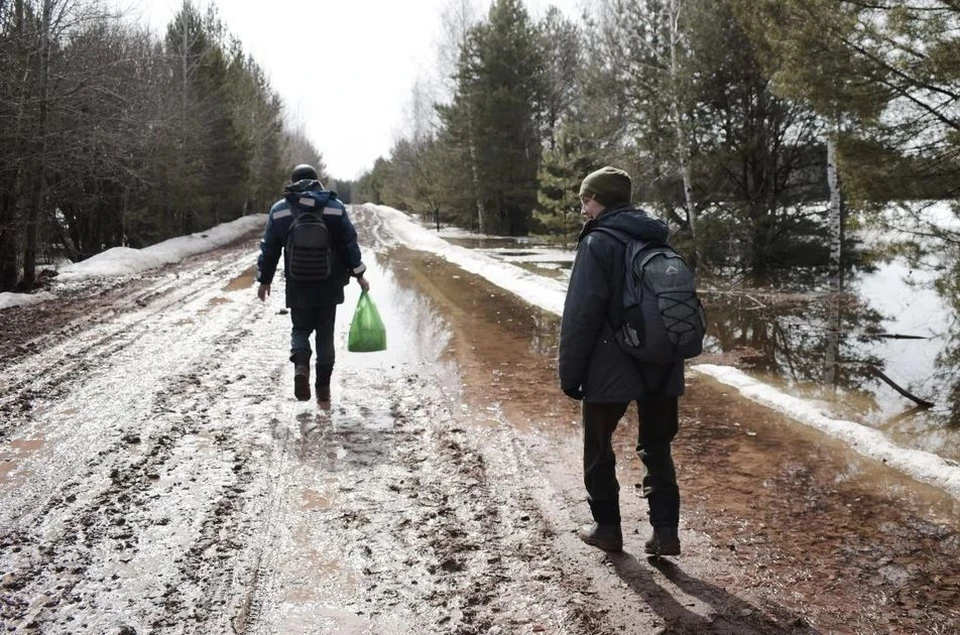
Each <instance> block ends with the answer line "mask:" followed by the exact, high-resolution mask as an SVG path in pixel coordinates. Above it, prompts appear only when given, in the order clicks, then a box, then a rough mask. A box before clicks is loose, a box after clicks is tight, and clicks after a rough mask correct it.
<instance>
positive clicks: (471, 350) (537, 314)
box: [392, 249, 577, 434]
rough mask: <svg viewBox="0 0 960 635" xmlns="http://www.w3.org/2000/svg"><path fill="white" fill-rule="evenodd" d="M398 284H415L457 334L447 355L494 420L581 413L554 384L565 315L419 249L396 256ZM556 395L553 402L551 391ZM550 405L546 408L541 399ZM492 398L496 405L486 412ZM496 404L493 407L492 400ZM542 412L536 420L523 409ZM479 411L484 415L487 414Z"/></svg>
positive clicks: (468, 397)
mask: <svg viewBox="0 0 960 635" xmlns="http://www.w3.org/2000/svg"><path fill="white" fill-rule="evenodd" d="M392 262H393V263H395V269H394V275H395V276H396V278H397V282H398V284H400V285H404V284H415V285H417V286H418V287H419V289H420V292H421V294H422V296H423V297H424V298H427V299H429V301H430V303H431V304H432V305H433V306H434V307H435V309H434V310H435V311H436V312H438V313H439V314H441V315H442V316H444V319H445V320H446V322H447V323H448V324H449V327H448V328H450V329H451V330H452V332H453V337H452V340H451V345H450V355H451V356H452V357H453V358H454V360H455V361H456V364H457V368H458V369H459V372H460V375H461V377H462V378H463V382H464V385H465V390H464V393H463V396H462V398H463V399H464V401H466V402H467V403H469V404H470V405H472V406H474V409H475V411H476V412H479V413H481V414H479V415H477V416H480V417H484V416H487V415H488V416H487V418H488V419H489V421H490V423H491V424H497V423H498V422H501V421H504V420H508V421H510V422H512V423H513V424H515V425H536V424H538V423H540V422H543V423H546V424H547V427H548V428H550V429H556V430H557V432H558V434H565V433H566V432H567V430H564V429H558V428H559V426H556V425H554V424H556V423H557V420H563V421H565V420H568V419H569V420H572V419H574V418H576V417H577V414H576V411H575V405H574V402H572V401H570V400H568V399H566V398H565V397H562V395H561V393H560V391H559V389H558V388H556V383H557V379H556V362H555V360H556V351H557V344H558V340H559V335H560V319H559V318H558V317H557V316H555V315H553V314H552V313H548V312H546V311H542V310H540V309H537V308H535V307H532V306H531V305H528V304H526V303H525V302H524V301H523V300H521V299H520V298H517V297H516V296H515V295H513V294H512V293H509V292H507V291H504V290H502V289H500V288H499V287H496V286H494V285H493V284H491V283H489V282H487V281H486V280H483V279H482V278H479V277H476V276H469V275H464V274H463V270H462V269H460V268H459V267H457V266H456V265H452V264H450V263H449V262H447V261H445V260H443V259H440V258H437V257H434V256H430V255H425V254H423V253H422V252H413V251H409V250H405V249H397V250H395V251H394V252H393V254H392ZM554 394H555V395H557V396H558V398H557V399H555V400H551V399H550V396H551V395H554ZM545 398H546V399H547V400H548V401H549V402H550V403H551V404H552V405H551V406H550V407H548V408H546V409H545V408H544V406H543V403H544V399H545ZM491 402H494V404H495V405H496V404H497V403H499V407H497V408H494V409H493V410H488V409H487V408H488V406H491ZM491 407H492V406H491ZM529 412H537V413H539V415H538V417H537V421H531V420H530V419H529V418H528V416H527V414H526V413H529ZM482 413H487V415H484V414H482Z"/></svg>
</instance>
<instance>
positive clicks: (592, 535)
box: [577, 523, 623, 553]
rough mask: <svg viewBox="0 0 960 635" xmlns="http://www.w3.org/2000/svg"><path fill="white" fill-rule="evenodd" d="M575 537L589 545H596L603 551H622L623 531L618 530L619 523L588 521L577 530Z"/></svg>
mask: <svg viewBox="0 0 960 635" xmlns="http://www.w3.org/2000/svg"><path fill="white" fill-rule="evenodd" d="M577 537H578V538H580V540H582V541H584V542H585V543H587V544H588V545H590V546H591V547H597V548H598V549H603V550H604V551H611V552H614V553H616V552H619V551H623V532H622V531H621V530H620V525H619V524H616V525H601V524H600V523H590V524H589V525H584V526H583V527H581V528H580V529H579V530H578V531H577Z"/></svg>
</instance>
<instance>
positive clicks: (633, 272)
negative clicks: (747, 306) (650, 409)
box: [597, 227, 707, 364]
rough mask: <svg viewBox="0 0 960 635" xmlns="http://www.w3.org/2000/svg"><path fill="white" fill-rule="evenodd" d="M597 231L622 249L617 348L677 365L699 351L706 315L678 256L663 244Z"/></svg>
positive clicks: (638, 356) (693, 281) (651, 361)
mask: <svg viewBox="0 0 960 635" xmlns="http://www.w3.org/2000/svg"><path fill="white" fill-rule="evenodd" d="M597 231H602V232H604V233H605V234H609V235H611V236H613V237H614V238H616V239H617V240H619V241H620V242H622V243H623V244H624V246H625V252H624V254H625V255H624V281H623V309H624V323H623V325H622V326H620V327H619V328H615V329H614V330H615V333H616V338H617V343H618V344H620V348H622V349H623V350H624V351H626V352H627V353H628V354H629V355H630V356H632V357H635V358H636V359H639V360H641V361H644V362H650V363H654V364H669V363H675V362H681V361H683V360H685V359H690V358H691V357H696V356H697V355H699V354H700V353H701V352H703V336H704V334H705V332H706V328H707V323H706V316H705V314H704V311H703V305H702V304H701V302H700V299H699V298H698V297H697V285H696V281H695V279H694V275H693V271H691V270H690V267H688V266H687V263H686V262H685V261H684V260H683V257H682V256H680V254H678V253H677V252H676V251H674V250H673V248H672V247H670V245H668V244H666V243H662V242H651V243H645V242H643V241H640V240H636V239H634V238H633V237H632V236H630V235H628V234H626V233H624V232H621V231H617V230H615V229H610V228H607V227H598V228H597Z"/></svg>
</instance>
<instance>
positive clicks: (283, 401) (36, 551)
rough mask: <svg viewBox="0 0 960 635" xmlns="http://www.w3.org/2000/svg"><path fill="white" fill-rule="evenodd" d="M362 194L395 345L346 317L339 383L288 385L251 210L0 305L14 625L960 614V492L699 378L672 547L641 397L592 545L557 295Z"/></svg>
mask: <svg viewBox="0 0 960 635" xmlns="http://www.w3.org/2000/svg"><path fill="white" fill-rule="evenodd" d="M354 215H355V218H356V220H357V223H358V227H359V230H360V233H361V240H362V241H363V244H364V247H367V246H369V247H370V248H369V250H367V251H365V258H366V259H367V261H368V263H369V264H370V265H371V274H370V280H371V285H372V287H373V290H372V294H373V297H374V299H375V300H376V301H377V303H378V305H379V307H380V310H381V313H382V314H383V315H384V316H385V317H386V321H387V325H388V332H389V346H390V350H389V351H388V353H387V354H375V355H356V354H348V353H347V352H346V351H345V350H344V348H343V347H341V349H340V351H339V359H338V365H337V372H336V375H335V378H334V385H333V406H332V408H330V409H329V410H324V409H318V408H317V406H316V405H315V404H312V403H308V404H302V403H299V402H296V401H295V400H294V399H293V396H292V368H291V367H290V365H289V363H288V362H287V361H286V354H285V351H286V349H287V347H288V337H289V335H288V333H289V316H287V315H283V314H281V313H280V309H281V307H282V301H281V298H282V293H281V292H280V291H281V289H277V290H276V292H275V295H274V297H273V298H271V301H270V302H269V303H268V304H266V305H261V304H260V303H258V302H257V301H256V299H255V296H254V292H253V286H252V285H253V271H252V270H251V264H252V263H253V262H254V259H255V248H256V237H251V238H250V239H249V240H246V241H243V242H241V243H239V244H237V245H235V246H233V247H231V248H226V249H222V250H219V251H217V252H212V253H210V254H207V255H205V256H203V257H198V258H195V259H192V260H190V261H187V262H184V263H182V264H181V265H178V266H176V267H171V268H168V269H166V270H164V271H161V272H154V273H151V274H148V275H143V276H137V277H136V278H134V279H128V280H120V281H109V282H106V281H101V282H99V283H89V284H85V285H80V286H78V287H76V288H74V289H73V290H72V291H71V292H70V293H66V294H64V295H62V296H61V297H60V299H58V300H55V301H52V302H48V303H45V304H41V305H37V306H33V307H23V308H16V309H9V310H6V311H3V312H0V332H3V333H4V335H3V338H2V342H0V356H2V362H0V388H2V391H0V624H2V625H3V627H4V628H5V629H6V630H8V631H11V632H25V633H30V632H37V633H51V634H59V633H113V634H121V633H122V634H125V635H130V634H131V633H138V634H143V633H158V634H166V633H249V634H268V633H271V634H272V633H376V634H380V633H396V634H400V633H460V634H468V633H477V634H480V633H492V634H495V633H502V634H512V633H558V634H559V633H569V634H593V633H730V634H741V633H814V632H822V633H828V632H842V633H888V632H896V633H953V632H960V565H958V562H960V559H958V556H960V534H958V528H960V522H958V518H960V507H958V504H957V502H956V501H955V500H953V499H950V498H948V497H945V496H943V495H940V494H939V493H938V492H936V491H934V490H932V489H929V488H926V487H923V486H920V485H918V484H916V483H914V482H912V481H910V480H908V479H906V478H903V477H901V476H899V475H898V474H897V473H895V472H893V471H892V470H888V469H886V468H885V467H884V466H883V465H878V464H874V463H872V462H867V461H864V460H861V459H858V458H855V457H854V456H853V455H851V453H849V452H848V451H845V450H844V449H843V448H842V447H838V446H837V445H835V444H834V443H832V442H830V441H828V440H826V439H824V438H823V437H821V436H819V435H817V434H816V433H813V432H811V431H808V430H806V429H804V428H803V427H801V426H799V425H797V424H794V423H793V422H791V421H789V420H787V419H785V418H783V417H780V416H778V415H775V414H773V413H771V412H769V411H767V410H765V409H763V408H760V407H758V406H755V405H753V404H750V403H748V402H744V401H742V400H741V399H739V398H737V397H736V396H734V395H731V394H727V390H726V389H724V388H723V387H721V386H719V385H717V384H714V383H712V382H711V381H709V380H707V379H705V378H700V377H696V376H691V377H690V379H689V382H688V383H689V387H688V396H687V397H686V398H685V399H684V400H683V402H682V411H681V418H682V422H681V425H682V433H681V436H680V438H679V439H678V441H677V444H676V445H677V457H676V459H677V464H678V470H679V472H680V477H681V491H682V493H683V494H684V508H683V511H682V539H683V547H684V555H683V556H682V557H680V558H677V559H672V560H664V561H649V560H647V559H646V558H644V557H643V555H642V542H643V540H645V539H646V537H647V532H648V529H647V528H646V526H645V523H644V509H645V508H644V501H643V500H642V499H641V498H640V497H639V495H638V494H637V491H636V489H635V484H636V483H638V482H639V480H640V472H639V461H638V459H637V458H636V456H635V455H634V454H633V451H632V448H633V444H634V442H635V441H633V439H635V436H636V426H637V423H636V418H635V414H632V415H630V416H631V417H632V418H631V419H630V420H625V421H624V424H623V425H622V428H621V430H620V431H618V436H617V443H618V456H619V457H620V462H619V463H620V465H619V470H620V471H619V475H620V480H621V485H622V488H623V492H622V496H623V508H624V509H623V512H624V517H625V519H628V520H627V524H626V527H625V529H626V533H627V535H626V547H625V553H623V554H622V555H616V556H607V555H605V554H603V553H601V552H599V551H596V550H592V549H589V548H587V547H585V546H584V545H582V544H581V543H580V542H579V541H578V540H577V538H576V536H575V535H574V533H573V531H574V530H575V529H576V527H577V526H578V525H579V524H581V523H584V522H586V521H587V520H588V512H587V508H586V505H585V503H584V502H583V491H582V486H581V484H580V476H579V472H580V438H579V429H578V426H577V416H578V413H577V407H576V404H574V403H573V402H570V401H569V400H567V399H566V398H564V397H563V395H562V394H560V393H559V392H558V391H557V390H556V388H555V383H556V382H555V370H554V362H553V358H554V355H555V347H556V334H557V330H558V328H557V327H558V325H557V322H556V318H555V317H553V316H550V315H548V314H545V313H543V312H541V311H539V310H536V309H532V308H531V307H530V306H529V305H526V304H524V303H523V302H521V301H520V300H518V299H517V298H515V297H513V296H510V295H508V294H506V293H505V292H502V291H501V290H499V289H497V288H495V287H492V286H491V285H489V284H488V283H486V282H485V281H483V280H481V279H479V278H477V277H475V276H472V275H470V274H467V273H465V272H463V271H460V270H458V269H456V268H455V267H452V266H450V265H449V264H446V263H444V262H443V261H440V260H438V259H436V258H433V257H429V256H426V255H424V254H422V253H418V252H412V251H409V250H406V249H404V248H401V247H397V246H393V245H392V244H391V240H390V237H389V236H388V235H386V233H385V232H384V230H383V228H382V227H381V225H380V224H379V222H378V220H377V218H376V217H375V216H374V215H372V214H370V213H368V212H365V211H363V210H360V209H357V210H355V211H354ZM351 290H352V292H353V293H354V294H355V293H356V287H355V285H354V286H353V287H352V288H351ZM355 297H356V296H355V295H352V296H350V298H348V301H347V304H345V305H344V307H343V309H342V311H341V315H340V319H339V322H340V324H339V325H338V327H339V331H340V332H339V334H338V341H339V342H341V344H342V342H344V341H345V331H346V328H347V326H348V325H347V323H348V321H349V317H350V313H351V311H352V302H355Z"/></svg>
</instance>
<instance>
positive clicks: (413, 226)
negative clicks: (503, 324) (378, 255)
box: [366, 204, 567, 315]
mask: <svg viewBox="0 0 960 635" xmlns="http://www.w3.org/2000/svg"><path fill="white" fill-rule="evenodd" d="M366 207H370V208H372V209H374V210H375V211H376V212H377V214H378V215H379V216H380V217H381V218H382V219H383V220H384V221H385V222H386V224H387V226H388V227H389V229H390V233H391V234H392V236H393V238H394V239H398V240H399V242H401V243H402V244H404V245H406V246H407V247H410V248H411V249H417V250H420V251H429V252H431V253H434V254H436V255H438V256H440V257H441V258H443V259H444V260H446V261H448V262H451V263H453V264H455V265H457V266H459V267H460V268H462V269H464V270H465V271H469V272H470V273H474V274H477V275H478V276H480V277H481V278H485V279H486V280H489V281H490V282H492V283H493V284H495V285H497V286H498V287H500V288H501V289H504V290H506V291H510V292H511V293H514V294H516V295H518V296H520V297H521V298H523V299H524V300H526V301H527V302H529V303H530V304H533V305H534V306H537V307H540V308H541V309H543V310H545V311H549V312H551V313H554V314H556V315H560V314H562V313H563V300H564V296H565V295H566V293H567V285H566V284H564V283H561V282H559V281H557V280H551V279H548V278H544V277H543V276H538V275H537V274H535V273H532V272H530V271H527V270H526V269H523V268H522V267H518V266H516V265H512V264H510V263H506V262H499V261H497V260H495V259H493V258H491V257H490V256H487V255H485V254H482V253H478V252H476V251H473V250H471V249H468V248H466V247H460V246H458V245H452V244H450V243H449V242H447V241H446V240H444V239H443V238H440V237H439V236H437V235H436V234H434V233H431V232H430V231H429V230H427V229H425V228H424V227H422V226H421V225H419V224H418V223H417V222H416V221H414V220H413V219H411V218H410V216H408V215H407V214H404V213H403V212H401V211H400V210H397V209H394V208H392V207H387V206H385V205H373V204H367V205H366ZM389 239H390V237H389V236H384V240H385V241H389ZM393 242H397V241H396V240H395V241H393Z"/></svg>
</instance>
